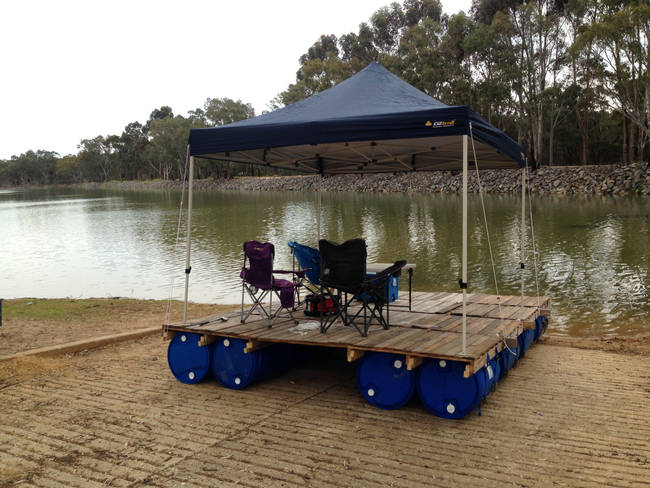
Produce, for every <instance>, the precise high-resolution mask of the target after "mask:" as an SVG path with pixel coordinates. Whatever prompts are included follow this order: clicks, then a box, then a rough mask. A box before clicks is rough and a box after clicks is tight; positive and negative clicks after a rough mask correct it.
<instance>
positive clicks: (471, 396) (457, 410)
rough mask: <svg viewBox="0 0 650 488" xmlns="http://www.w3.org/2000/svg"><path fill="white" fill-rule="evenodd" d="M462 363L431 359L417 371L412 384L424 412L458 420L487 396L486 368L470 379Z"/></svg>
mask: <svg viewBox="0 0 650 488" xmlns="http://www.w3.org/2000/svg"><path fill="white" fill-rule="evenodd" d="M464 372H465V363H462V362H459V361H447V360H444V359H430V360H428V361H426V362H425V363H424V364H423V365H422V366H420V367H419V368H418V369H417V374H416V379H415V384H416V386H417V390H418V395H419V397H420V400H421V401H422V403H423V404H424V406H425V407H426V409H427V410H428V411H429V412H431V413H433V414H435V415H437V416H439V417H443V418H446V419H460V418H463V417H465V416H466V415H467V414H469V413H470V412H471V411H472V410H474V409H475V408H476V407H477V406H478V405H479V403H480V402H481V400H482V399H483V397H484V396H485V395H486V393H487V391H488V390H487V380H486V368H481V370H480V371H478V372H476V373H475V374H473V375H472V376H470V377H469V378H465V377H464V376H463V374H464Z"/></svg>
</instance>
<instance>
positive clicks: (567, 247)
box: [0, 189, 650, 335]
mask: <svg viewBox="0 0 650 488" xmlns="http://www.w3.org/2000/svg"><path fill="white" fill-rule="evenodd" d="M195 197H196V198H195V203H194V209H195V214H194V230H193V233H194V234H193V247H192V274H191V282H190V299H191V300H192V301H196V302H205V303H238V302H239V300H240V297H241V295H240V293H241V288H240V280H239V270H240V269H241V265H242V261H243V256H242V243H243V242H244V241H246V240H251V239H257V240H262V241H266V240H268V241H270V242H273V243H274V244H275V245H276V267H277V268H282V267H284V268H285V269H286V268H287V267H288V268H289V269H290V267H291V257H290V253H289V248H288V247H287V245H286V243H287V241H289V240H296V241H298V242H301V243H304V244H307V245H312V246H316V244H317V237H316V232H317V230H316V202H315V197H314V195H313V194H309V193H295V192H288V193H248V192H221V193H210V194H207V193H199V194H196V195H195ZM179 201H180V193H158V192H110V191H81V190H60V189H56V190H55V189H50V190H25V191H23V190H4V191H0V225H1V228H2V246H0V267H1V269H0V297H1V298H16V297H48V298H53V297H75V298H76V297H80V298H85V297H114V296H120V297H134V298H157V299H163V298H168V297H169V296H170V290H171V283H172V281H173V283H174V288H173V292H172V293H171V295H172V296H173V297H174V298H177V299H180V298H181V297H182V291H183V281H184V273H183V270H184V267H185V260H184V252H185V247H184V242H183V237H184V229H185V226H184V225H183V226H182V227H181V236H180V237H181V241H180V242H179V243H178V244H177V243H176V233H177V223H178V208H179ZM485 204H486V209H487V220H488V228H489V232H490V237H491V240H492V246H493V251H494V258H495V263H496V269H497V280H498V286H499V291H500V293H501V294H518V293H519V218H520V212H521V210H520V201H519V199H518V198H517V197H514V196H495V195H488V196H486V197H485ZM533 207H534V219H535V221H534V224H535V234H536V243H537V251H538V276H539V291H540V293H541V294H545V295H549V296H550V297H551V300H552V307H553V312H552V314H553V315H552V328H553V330H554V331H555V332H556V333H562V334H569V335H591V334H598V335H603V334H627V333H632V332H638V331H639V330H640V329H642V328H647V327H649V325H648V323H649V322H650V291H649V288H650V278H649V276H648V264H649V262H650V249H649V247H650V246H649V245H648V242H649V236H650V216H649V211H650V200H649V199H647V198H636V197H625V198H614V197H599V196H586V197H579V198H570V197H554V196H535V197H534V200H533ZM469 210H470V233H469V235H470V247H469V262H470V265H469V285H470V286H469V288H470V291H475V292H485V293H494V292H495V285H494V279H493V277H492V268H491V265H490V256H489V251H488V246H487V238H486V232H485V228H484V224H483V217H482V213H481V210H480V201H479V199H478V197H471V198H470V209H469ZM460 211H461V200H460V198H459V197H458V196H450V195H403V194H398V195H394V194H353V193H324V194H323V211H322V228H323V235H324V236H325V237H327V238H329V239H332V240H334V241H343V240H345V239H349V238H353V237H359V236H361V237H364V238H365V239H366V241H367V244H368V257H369V260H370V261H377V262H392V261H394V260H397V259H406V260H408V261H409V262H412V263H415V264H416V265H417V269H416V271H415V273H414V276H413V284H414V289H416V290H425V291H453V292H456V291H458V278H459V276H460V262H461V257H460V245H461V227H460V217H461V213H460ZM527 241H528V242H527V247H528V259H527V269H526V293H527V294H528V295H534V294H535V293H536V290H535V288H536V286H535V280H534V272H533V269H534V266H533V262H532V252H531V251H530V247H531V246H530V241H531V239H530V235H528V236H527Z"/></svg>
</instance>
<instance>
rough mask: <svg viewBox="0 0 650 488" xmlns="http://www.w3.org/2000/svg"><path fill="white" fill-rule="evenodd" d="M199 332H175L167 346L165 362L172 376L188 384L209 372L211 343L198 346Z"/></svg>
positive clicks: (197, 380)
mask: <svg viewBox="0 0 650 488" xmlns="http://www.w3.org/2000/svg"><path fill="white" fill-rule="evenodd" d="M200 340H201V334H194V333H187V332H177V333H176V335H175V336H174V338H173V339H172V340H171V341H169V346H168V347H167V363H168V364H169V369H170V370H171V372H172V374H173V375H174V377H175V378H176V379H177V380H178V381H180V382H181V383H186V384H188V385H191V384H194V383H198V382H199V381H201V380H202V379H203V378H205V377H206V376H207V375H208V373H209V372H210V362H211V359H212V345H211V344H210V345H207V346H199V341H200Z"/></svg>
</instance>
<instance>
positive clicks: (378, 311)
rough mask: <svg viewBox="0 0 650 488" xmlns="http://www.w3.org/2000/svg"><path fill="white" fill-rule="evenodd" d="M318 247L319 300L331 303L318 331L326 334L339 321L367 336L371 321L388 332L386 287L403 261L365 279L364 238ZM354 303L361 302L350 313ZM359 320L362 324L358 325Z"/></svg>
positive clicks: (397, 274) (322, 317)
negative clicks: (326, 298)
mask: <svg viewBox="0 0 650 488" xmlns="http://www.w3.org/2000/svg"><path fill="white" fill-rule="evenodd" d="M318 247H319V250H320V253H321V275H320V296H321V300H325V297H327V296H329V297H331V298H332V300H333V301H334V307H332V308H331V309H330V311H329V313H327V314H323V315H321V321H320V329H321V332H323V333H324V332H327V329H329V328H330V327H331V326H332V324H333V323H334V322H336V320H337V319H338V318H340V319H341V320H342V321H343V324H344V325H345V326H350V325H352V326H353V327H354V328H355V329H357V331H358V332H359V334H361V335H362V336H363V337H366V336H367V335H368V329H369V328H370V324H371V323H372V321H373V319H374V320H376V321H377V322H378V323H379V324H380V325H381V326H382V327H383V328H384V329H388V328H389V327H390V322H389V314H390V305H389V302H388V296H387V285H388V282H389V280H390V279H391V277H392V276H399V275H400V274H401V270H402V268H403V267H404V265H405V264H406V261H397V262H396V263H395V264H393V265H392V266H389V267H388V268H386V269H384V270H383V271H381V272H379V273H377V274H374V275H372V276H366V257H367V251H366V241H364V240H363V239H351V240H349V241H345V242H344V243H343V244H336V243H334V242H331V241H328V240H325V239H321V240H320V241H319V242H318ZM353 303H355V304H356V303H360V304H361V306H360V308H359V309H358V310H356V311H355V310H352V311H350V310H349V307H350V305H351V304H353ZM384 308H385V310H386V314H385V316H384ZM322 309H323V307H322V306H321V310H322ZM362 314H363V315H362ZM361 317H363V322H361V323H359V320H360V319H361Z"/></svg>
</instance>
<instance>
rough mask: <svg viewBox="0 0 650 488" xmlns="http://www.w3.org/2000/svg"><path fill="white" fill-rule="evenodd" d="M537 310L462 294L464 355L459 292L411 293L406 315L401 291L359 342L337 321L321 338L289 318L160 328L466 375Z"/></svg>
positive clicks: (532, 301) (218, 319)
mask: <svg viewBox="0 0 650 488" xmlns="http://www.w3.org/2000/svg"><path fill="white" fill-rule="evenodd" d="M499 301H500V306H499ZM395 305H397V306H395ZM538 305H539V307H540V308H542V309H545V310H547V309H548V308H549V298H548V297H524V300H523V303H522V301H521V297H519V296H502V297H501V298H500V300H499V299H498V297H496V296H494V295H484V294H470V295H468V306H467V315H468V316H467V349H466V352H465V354H463V353H462V335H461V328H462V316H461V314H462V295H461V294H459V293H445V292H434V293H427V292H413V294H412V306H411V310H410V311H409V310H408V294H407V293H404V292H402V293H401V296H400V298H399V300H397V301H396V302H395V303H394V304H393V306H391V308H390V324H391V328H390V329H388V330H384V329H382V328H381V327H380V326H378V325H375V326H372V327H371V328H370V331H369V332H368V337H361V336H360V334H359V333H358V332H357V331H356V329H354V328H352V327H344V326H343V324H342V323H341V322H340V321H338V322H336V323H335V324H334V325H332V327H331V328H330V329H329V330H328V331H327V333H325V334H322V333H321V332H320V329H319V328H316V329H315V330H300V328H299V327H296V324H295V323H294V322H293V320H291V319H289V318H286V319H284V318H278V319H276V321H275V323H274V324H273V327H272V328H268V327H267V322H266V320H263V319H262V318H261V317H259V316H252V317H250V318H249V319H248V321H247V322H246V323H244V324H242V323H240V321H239V317H240V315H239V312H231V313H229V314H226V315H225V316H223V315H212V316H208V317H203V318H200V319H197V320H192V321H189V322H188V323H187V324H182V323H170V324H164V326H163V327H164V329H165V330H166V331H171V332H172V333H175V332H183V331H185V332H194V333H199V334H203V335H204V336H205V337H206V341H205V342H206V343H209V342H212V341H213V340H214V339H213V337H216V336H223V337H234V338H240V339H245V340H247V341H250V348H251V349H254V348H255V347H256V345H259V344H265V343H273V342H285V343H291V344H303V345H312V346H324V347H337V348H343V349H347V350H348V358H349V359H350V360H353V359H358V358H359V357H361V356H362V355H363V351H381V352H390V353H396V354H404V355H405V356H406V358H407V362H408V363H410V364H412V365H413V367H415V366H417V365H418V364H419V363H420V362H421V361H420V360H418V359H417V358H426V357H430V358H439V359H449V360H455V361H463V362H466V363H468V367H467V369H466V373H467V374H471V373H473V372H475V371H476V370H477V369H479V368H480V367H482V366H483V365H484V364H485V361H486V359H487V358H486V356H487V354H488V353H490V352H494V351H500V350H501V349H502V348H503V347H504V344H505V341H506V339H508V338H516V337H517V335H519V334H520V333H521V332H522V330H523V329H524V328H530V327H531V326H534V320H535V318H536V317H537V315H538ZM294 316H295V317H296V318H297V319H298V320H299V322H300V323H301V324H304V323H307V322H318V318H317V317H316V318H314V317H306V316H305V315H304V314H303V313H302V310H300V309H299V310H298V311H297V312H296V313H294ZM355 351H357V352H356V353H355Z"/></svg>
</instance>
